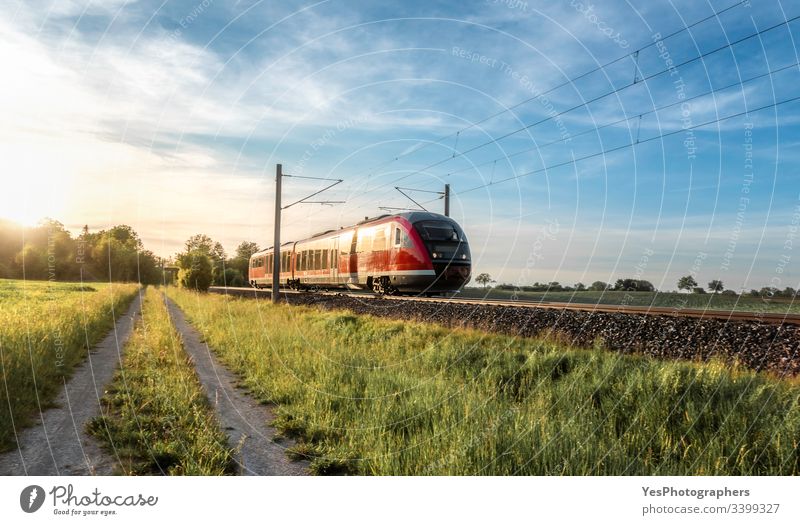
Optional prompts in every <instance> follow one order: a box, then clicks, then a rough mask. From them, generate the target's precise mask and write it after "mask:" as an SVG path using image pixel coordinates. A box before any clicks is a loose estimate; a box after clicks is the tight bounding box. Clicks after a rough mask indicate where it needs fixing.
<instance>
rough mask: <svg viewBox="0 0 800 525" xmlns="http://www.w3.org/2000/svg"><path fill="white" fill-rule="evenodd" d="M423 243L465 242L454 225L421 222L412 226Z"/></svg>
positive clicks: (440, 222)
mask: <svg viewBox="0 0 800 525" xmlns="http://www.w3.org/2000/svg"><path fill="white" fill-rule="evenodd" d="M414 226H416V227H417V231H418V232H419V234H420V236H421V237H422V240H423V241H454V242H459V241H461V242H467V240H466V239H465V238H464V233H463V232H461V231H460V230H459V229H458V228H457V227H456V225H455V224H453V223H451V222H445V221H422V222H418V223H416V224H414Z"/></svg>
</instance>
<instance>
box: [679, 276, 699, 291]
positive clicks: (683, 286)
mask: <svg viewBox="0 0 800 525" xmlns="http://www.w3.org/2000/svg"><path fill="white" fill-rule="evenodd" d="M696 286H697V281H695V280H694V277H692V276H691V275H684V276H683V277H681V278H680V279H678V290H687V291H688V290H692V289H694V288H695V287H696Z"/></svg>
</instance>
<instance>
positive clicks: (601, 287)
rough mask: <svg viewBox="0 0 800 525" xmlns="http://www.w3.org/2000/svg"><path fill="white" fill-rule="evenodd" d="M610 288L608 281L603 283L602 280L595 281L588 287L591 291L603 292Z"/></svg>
mask: <svg viewBox="0 0 800 525" xmlns="http://www.w3.org/2000/svg"><path fill="white" fill-rule="evenodd" d="M609 288H611V285H610V284H608V283H604V282H603V281H595V282H593V283H592V285H591V286H590V287H589V289H590V290H591V291H593V292H604V291H606V290H608V289H609Z"/></svg>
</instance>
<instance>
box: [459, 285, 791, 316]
mask: <svg viewBox="0 0 800 525" xmlns="http://www.w3.org/2000/svg"><path fill="white" fill-rule="evenodd" d="M457 296H458V297H470V298H483V297H485V298H487V299H505V300H508V299H511V298H512V297H513V296H516V298H517V299H518V300H520V301H552V302H559V303H576V304H604V305H627V306H653V307H665V308H678V309H697V310H705V309H710V310H726V311H727V310H735V311H741V312H762V313H777V314H800V301H796V300H794V301H793V300H792V299H786V298H774V299H761V298H760V297H751V296H749V295H742V296H737V295H722V294H688V293H674V292H620V291H607V292H592V291H584V292H523V291H520V292H517V293H516V294H515V293H514V291H513V290H501V289H498V288H486V289H483V288H474V287H469V288H465V289H464V290H462V292H461V293H460V294H458V295H457Z"/></svg>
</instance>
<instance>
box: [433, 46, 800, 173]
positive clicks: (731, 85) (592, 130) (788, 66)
mask: <svg viewBox="0 0 800 525" xmlns="http://www.w3.org/2000/svg"><path fill="white" fill-rule="evenodd" d="M797 66H800V62H795V63H794V64H789V65H787V66H783V67H779V68H777V69H773V70H772V71H767V72H766V73H761V74H759V75H756V76H753V77H750V78H746V79H744V80H741V81H739V82H733V83H731V84H728V85H727V86H722V87H720V88H716V89H711V90H708V91H706V92H704V93H700V94H698V95H694V96H692V97H689V98H686V99H683V100H678V101H677V102H672V103H670V104H667V105H664V106H660V107H657V108H653V109H650V110H648V111H645V112H643V113H639V114H638V115H637V114H634V115H632V116H630V117H626V118H622V119H619V120H615V121H614V122H609V123H607V124H603V125H602V126H595V127H593V128H589V129H587V130H585V131H581V132H580V133H576V134H574V135H572V138H575V137H581V136H583V135H586V134H589V133H592V132H596V131H599V130H601V129H605V128H608V127H611V126H616V125H618V124H622V123H623V122H627V121H629V120H633V119H636V118H639V119H641V118H642V117H643V116H645V115H649V114H651V113H657V112H659V111H663V110H665V109H669V108H671V107H674V106H678V105H681V104H685V103H687V102H691V101H692V100H697V99H698V98H702V97H707V96H708V95H713V94H715V93H718V92H720V91H725V90H727V89H731V88H734V87H739V86H742V85H744V84H747V83H748V82H752V81H754V80H759V79H762V78H764V77H768V76H772V75H775V74H777V73H780V72H782V71H785V70H787V69H791V68H794V67H797ZM562 142H564V139H556V140H552V141H550V142H545V143H544V144H537V145H535V146H533V147H531V148H525V149H523V150H519V151H515V152H514V153H510V154H508V155H505V156H503V157H498V158H496V159H492V160H488V161H486V162H482V163H480V164H475V165H473V166H467V167H466V168H462V169H459V170H455V171H451V172H449V173H447V174H446V175H445V176H450V175H455V174H457V173H463V172H465V171H470V170H473V169H475V168H480V167H481V166H487V165H489V164H492V163H496V162H497V161H499V160H506V159H510V158H512V157H517V156H519V155H522V154H523V153H528V152H531V151H535V150H541V149H544V148H546V147H548V146H552V145H553V144H560V143H562Z"/></svg>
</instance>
